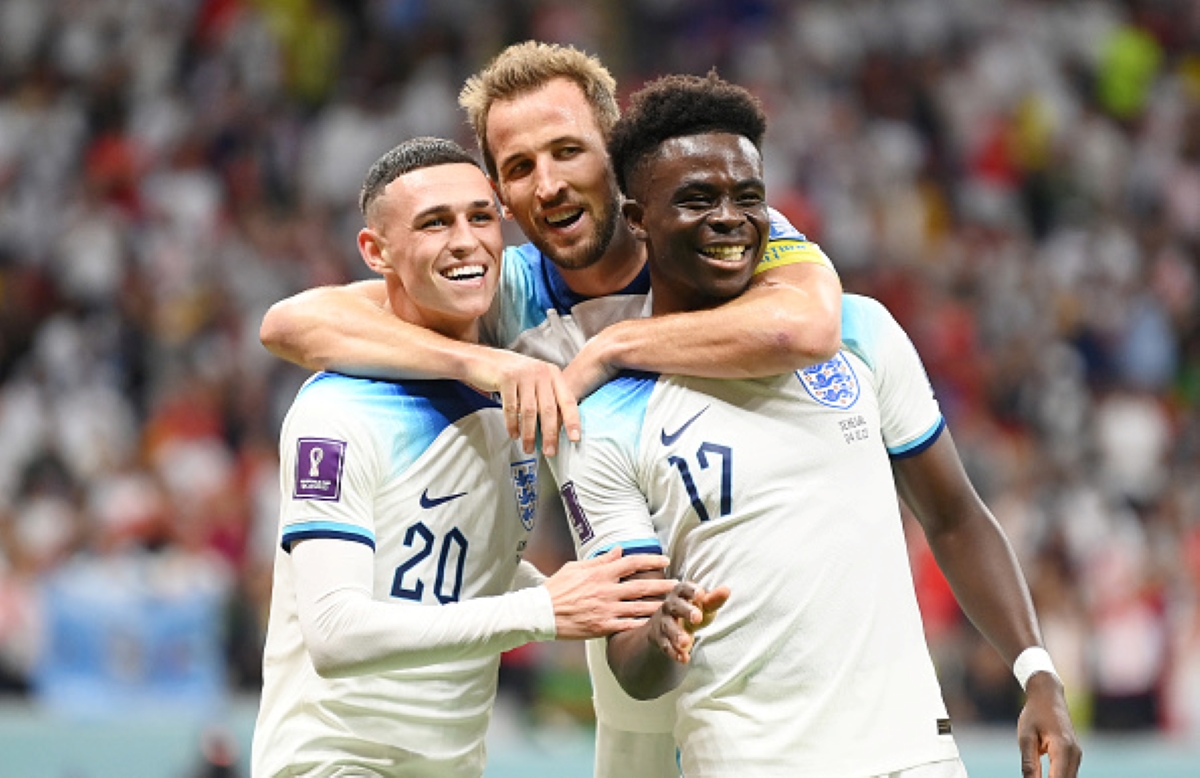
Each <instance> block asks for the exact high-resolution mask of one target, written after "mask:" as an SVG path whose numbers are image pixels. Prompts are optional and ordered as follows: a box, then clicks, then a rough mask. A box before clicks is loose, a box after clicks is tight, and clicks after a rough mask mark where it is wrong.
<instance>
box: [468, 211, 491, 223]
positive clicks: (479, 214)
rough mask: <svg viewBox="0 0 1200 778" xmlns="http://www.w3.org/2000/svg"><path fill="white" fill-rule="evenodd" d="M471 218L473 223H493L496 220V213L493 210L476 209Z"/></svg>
mask: <svg viewBox="0 0 1200 778" xmlns="http://www.w3.org/2000/svg"><path fill="white" fill-rule="evenodd" d="M470 218H471V223H472V224H491V223H492V222H494V221H496V214H495V213H494V212H493V211H476V212H475V213H473V214H471V217H470Z"/></svg>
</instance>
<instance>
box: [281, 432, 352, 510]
mask: <svg viewBox="0 0 1200 778" xmlns="http://www.w3.org/2000/svg"><path fill="white" fill-rule="evenodd" d="M345 456H346V442H345V441H343V440H326V439H325V438H300V439H299V440H298V441H296V482H295V487H294V489H293V491H292V496H293V498H294V499H297V500H333V501H336V500H337V499H338V498H340V497H341V496H342V463H343V461H344V459H345Z"/></svg>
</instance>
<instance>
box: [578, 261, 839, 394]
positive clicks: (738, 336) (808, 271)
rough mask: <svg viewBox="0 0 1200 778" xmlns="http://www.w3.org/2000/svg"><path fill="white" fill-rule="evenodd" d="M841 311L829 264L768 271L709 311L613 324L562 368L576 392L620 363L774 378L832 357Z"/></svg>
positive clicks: (631, 366)
mask: <svg viewBox="0 0 1200 778" xmlns="http://www.w3.org/2000/svg"><path fill="white" fill-rule="evenodd" d="M841 310H842V288H841V282H840V281H839V280H838V277H837V274H836V273H835V272H833V270H832V268H830V267H828V266H825V265H819V264H814V263H803V264H796V265H787V266H783V267H778V268H773V269H771V270H768V271H765V272H763V273H760V274H759V275H758V276H756V277H755V281H754V284H753V285H752V286H751V287H750V288H749V289H747V290H746V292H745V293H743V294H742V295H741V296H739V297H735V298H733V299H732V300H729V301H727V302H725V303H724V304H722V305H719V306H717V307H715V308H710V309H707V310H702V311H689V312H686V313H673V314H668V315H665V316H655V317H653V318H650V319H634V320H628V321H623V322H618V323H616V324H613V325H612V326H610V327H607V328H606V329H604V330H602V331H601V332H600V333H599V334H597V335H596V336H595V337H594V338H592V339H591V340H590V341H588V343H587V345H586V346H585V347H584V349H583V350H582V351H581V352H580V353H579V355H578V356H577V357H576V358H575V359H574V360H573V361H572V362H571V364H570V365H568V367H567V370H566V371H565V372H566V375H567V377H568V382H569V384H570V386H571V388H572V389H573V390H575V391H576V392H577V395H581V394H586V393H587V392H590V391H592V390H593V389H595V388H596V386H597V385H598V384H599V383H603V380H604V379H606V378H609V377H611V375H612V373H613V372H614V370H615V369H621V368H624V369H630V370H648V371H652V372H656V373H672V374H678V375H690V376H698V377H701V378H733V379H737V378H763V377H766V376H772V375H779V374H780V373H786V372H788V371H791V370H798V369H801V368H804V367H809V366H811V365H814V364H820V363H821V362H825V361H827V360H829V359H831V358H833V356H834V355H835V354H837V351H838V349H839V348H840V347H841Z"/></svg>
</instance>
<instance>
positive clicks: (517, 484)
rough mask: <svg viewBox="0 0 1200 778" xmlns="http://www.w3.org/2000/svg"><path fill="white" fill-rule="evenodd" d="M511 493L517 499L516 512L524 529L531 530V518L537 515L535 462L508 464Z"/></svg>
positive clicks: (534, 460) (526, 461)
mask: <svg viewBox="0 0 1200 778" xmlns="http://www.w3.org/2000/svg"><path fill="white" fill-rule="evenodd" d="M510 467H511V472H512V482H513V493H514V494H515V495H516V497H517V511H518V512H519V513H520V514H521V523H522V524H524V525H525V529H529V530H531V529H533V518H534V515H535V514H536V513H537V460H536V459H526V460H523V461H521V462H513V463H511V464H510Z"/></svg>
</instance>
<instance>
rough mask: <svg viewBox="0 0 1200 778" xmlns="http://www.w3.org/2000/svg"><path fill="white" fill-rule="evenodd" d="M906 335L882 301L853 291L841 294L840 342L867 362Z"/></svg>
mask: <svg viewBox="0 0 1200 778" xmlns="http://www.w3.org/2000/svg"><path fill="white" fill-rule="evenodd" d="M907 341H908V335H907V333H905V332H904V329H903V328H902V327H901V326H900V324H899V322H897V321H896V319H895V317H893V316H892V313H891V311H889V310H888V309H887V308H886V307H885V306H884V305H883V303H881V302H879V301H878V300H876V299H874V298H871V297H864V296H862V295H857V294H845V295H842V342H843V343H844V344H845V346H846V348H847V349H848V350H850V351H852V352H853V353H855V354H857V355H858V356H859V358H860V359H862V360H863V361H864V362H866V363H867V364H868V365H872V366H874V365H875V363H876V362H877V361H878V360H879V357H880V356H881V355H883V354H885V353H886V350H887V349H889V348H892V347H893V346H895V345H896V344H897V343H903V342H907Z"/></svg>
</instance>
